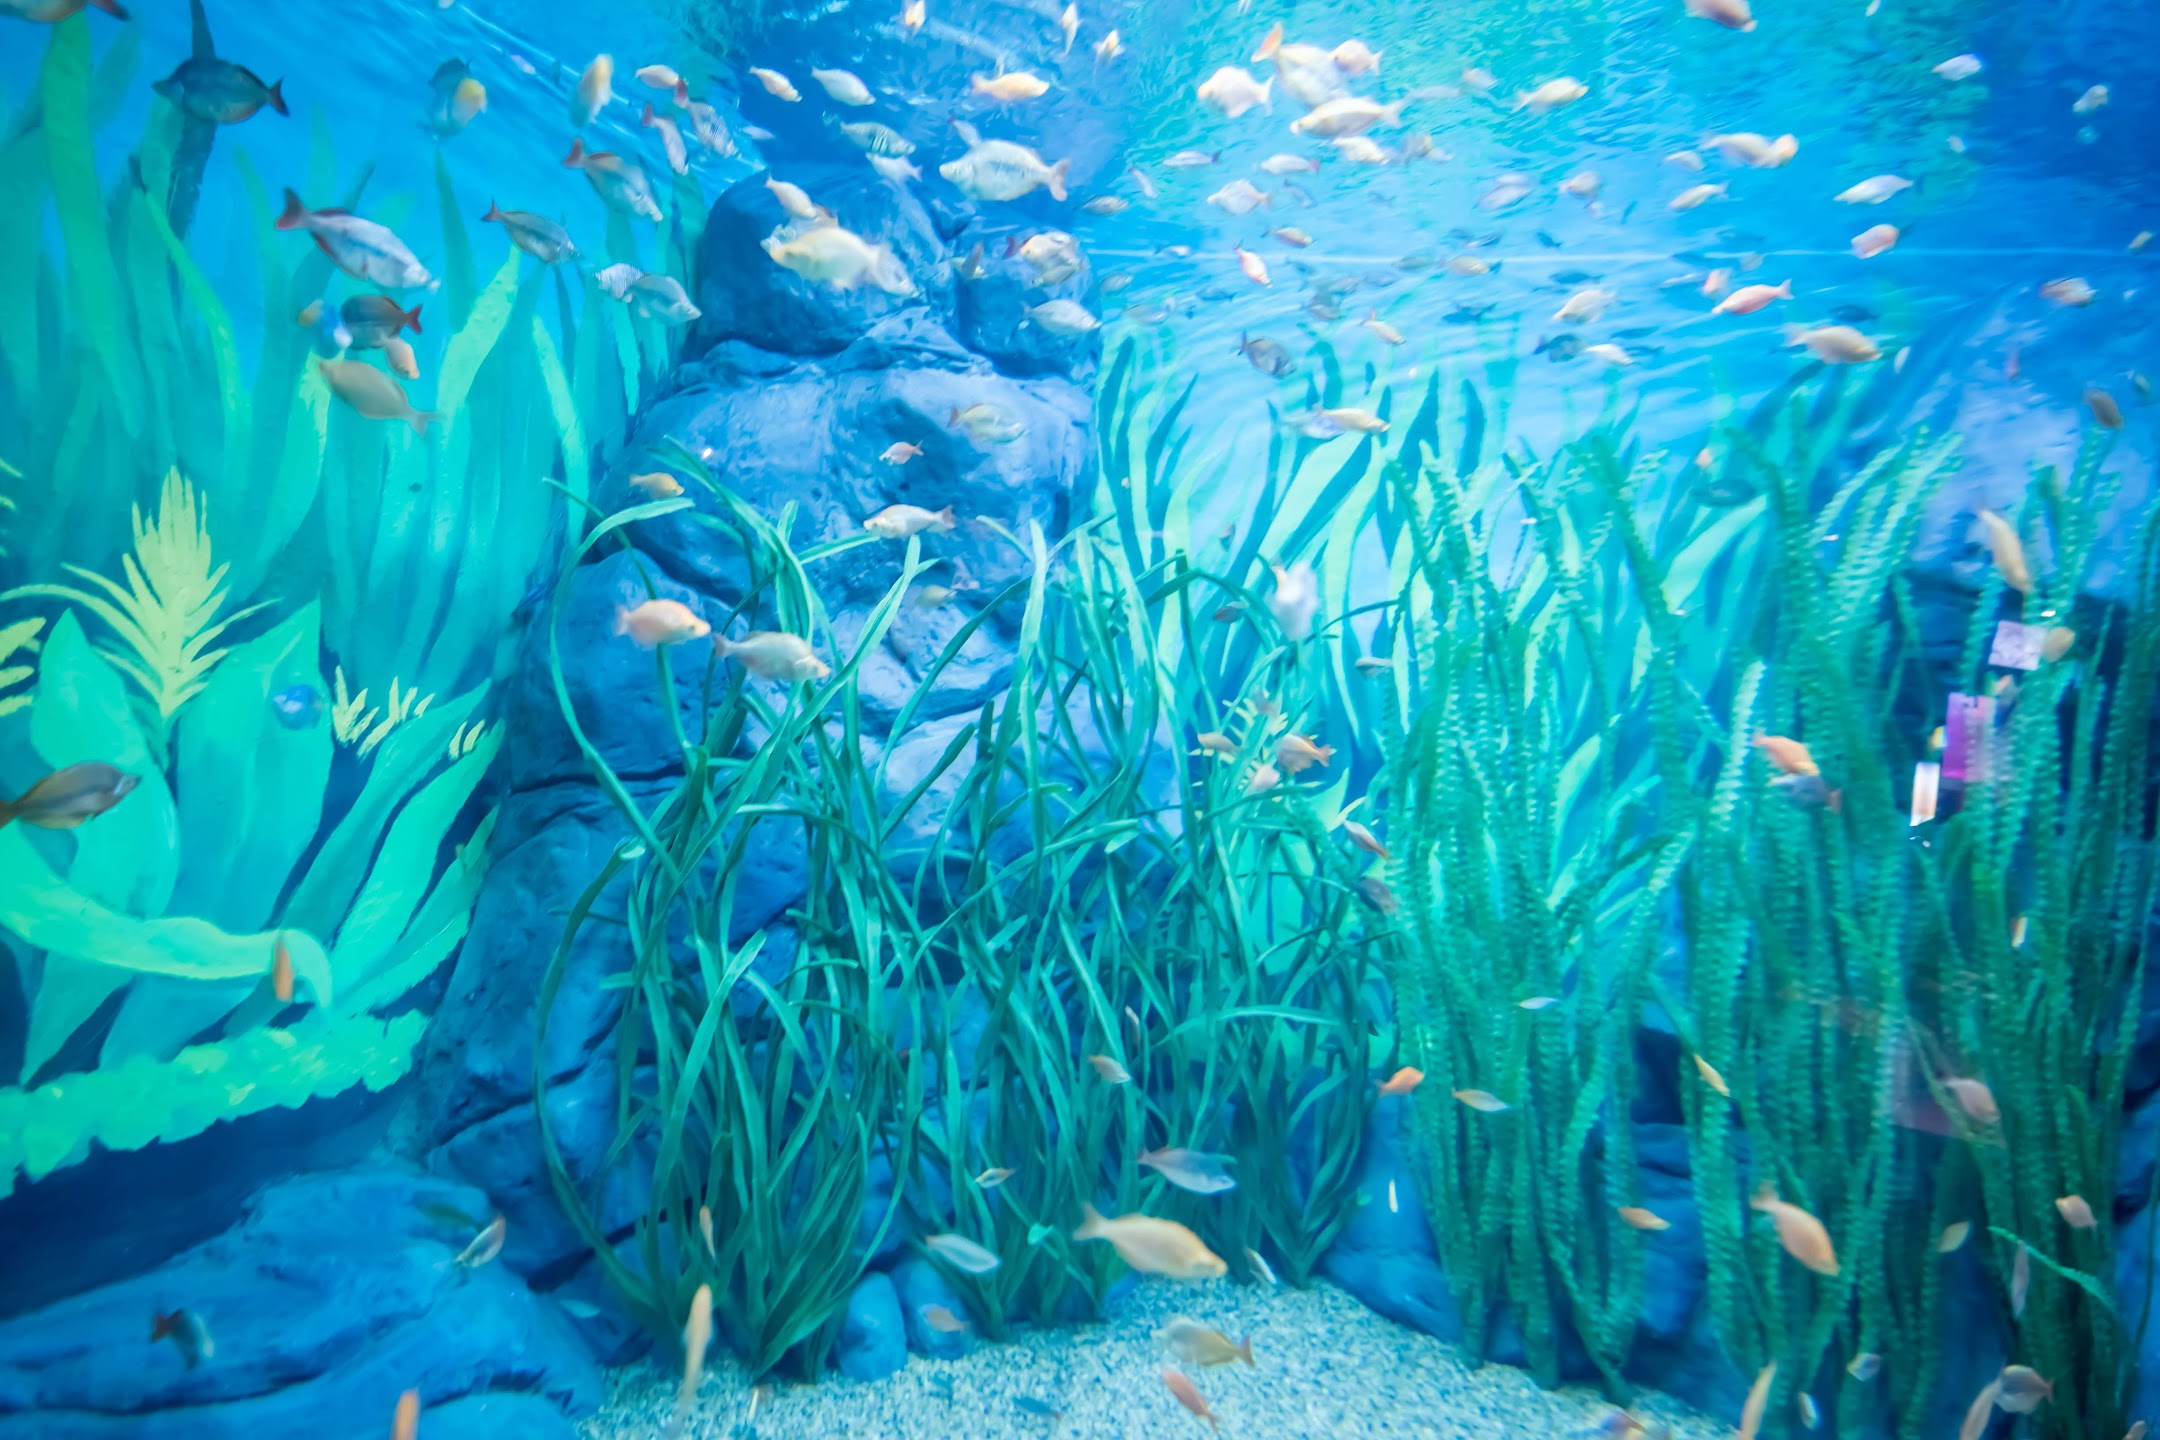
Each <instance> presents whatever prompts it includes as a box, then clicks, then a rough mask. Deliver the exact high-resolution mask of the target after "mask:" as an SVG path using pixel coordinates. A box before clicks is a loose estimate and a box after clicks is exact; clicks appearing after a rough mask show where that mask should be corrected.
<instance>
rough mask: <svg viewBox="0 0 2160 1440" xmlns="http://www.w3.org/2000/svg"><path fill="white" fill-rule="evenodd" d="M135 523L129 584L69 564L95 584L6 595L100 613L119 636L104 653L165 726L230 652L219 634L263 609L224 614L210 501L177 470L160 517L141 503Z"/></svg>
mask: <svg viewBox="0 0 2160 1440" xmlns="http://www.w3.org/2000/svg"><path fill="white" fill-rule="evenodd" d="M133 528H134V534H135V550H134V553H133V554H131V555H126V556H123V557H122V559H121V565H122V572H123V573H124V574H125V576H126V577H127V584H126V585H124V586H123V585H121V584H120V583H118V582H117V581H114V580H112V579H110V578H109V577H107V576H104V575H100V574H98V573H97V572H96V571H94V570H87V569H84V568H83V567H82V566H80V565H70V566H68V567H67V570H68V572H69V573H70V574H72V575H74V576H75V577H76V578H78V579H80V580H83V581H85V582H87V583H89V584H90V585H93V586H95V587H96V589H94V590H85V589H81V588H79V587H77V586H73V585H62V584H39V585H22V586H18V587H16V588H15V589H13V590H10V591H8V592H7V593H6V594H5V595H0V600H16V599H23V598H26V597H30V596H40V597H44V598H48V599H54V600H66V601H68V602H70V603H72V604H76V605H80V606H82V607H83V608H84V609H85V610H87V611H89V612H90V613H91V614H92V615H95V616H96V617H97V618H98V619H99V620H100V621H102V622H103V623H104V624H105V626H106V628H108V629H109V630H111V631H112V632H113V635H114V637H115V638H116V639H117V640H118V641H119V644H118V645H117V646H115V647H110V648H108V649H106V650H105V652H104V654H105V657H106V658H107V659H108V660H110V661H112V663H113V664H114V665H116V666H118V667H119V668H120V670H121V672H122V673H123V674H125V675H126V676H127V677H128V678H129V679H130V680H132V681H134V682H135V684H136V686H137V687H138V688H139V689H140V690H141V691H142V692H143V694H144V695H146V696H147V697H148V698H149V700H150V703H151V706H152V708H154V709H155V710H156V712H157V717H158V722H159V724H160V725H166V726H169V725H170V724H171V723H172V720H173V717H174V716H175V715H177V714H178V713H179V712H180V707H181V706H183V705H185V704H187V702H188V701H189V700H191V699H193V698H194V697H195V696H197V695H199V694H201V693H202V690H203V687H204V686H205V685H206V684H207V683H208V681H209V676H210V672H211V671H212V670H213V669H215V668H216V667H217V663H218V661H220V660H221V659H223V658H224V657H225V652H224V651H223V650H219V649H213V648H211V647H212V646H213V645H214V644H215V643H216V641H217V639H218V637H219V636H221V635H223V634H224V633H225V631H226V629H227V628H228V627H230V626H231V625H233V624H234V623H235V622H236V621H239V620H242V619H245V618H246V617H247V616H249V615H252V614H254V613H255V612H256V611H257V610H259V609H261V608H262V607H261V606H259V605H250V606H248V607H246V608H245V609H241V610H237V611H234V612H233V613H232V614H229V615H226V616H224V618H222V619H220V618H219V612H220V611H221V610H223V609H224V608H225V602H226V599H227V595H226V591H225V588H224V585H225V575H226V571H227V569H228V567H227V566H225V565H221V564H219V563H217V560H216V558H215V557H214V556H213V555H212V554H211V548H210V523H209V516H208V514H207V513H206V507H205V506H204V505H203V504H202V502H201V500H200V498H199V497H198V496H197V494H196V491H195V487H194V486H193V485H190V484H189V483H188V482H187V481H186V480H184V479H182V478H181V475H180V472H179V470H177V469H174V470H169V471H167V472H166V475H165V483H164V485H163V486H162V487H161V488H160V490H159V492H158V509H157V513H156V515H155V516H153V517H149V518H145V517H144V515H143V512H142V507H140V506H137V507H135V510H134V512H133Z"/></svg>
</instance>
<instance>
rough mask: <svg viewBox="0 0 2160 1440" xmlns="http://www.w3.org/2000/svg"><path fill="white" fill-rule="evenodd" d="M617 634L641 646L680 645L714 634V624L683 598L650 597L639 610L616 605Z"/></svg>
mask: <svg viewBox="0 0 2160 1440" xmlns="http://www.w3.org/2000/svg"><path fill="white" fill-rule="evenodd" d="M615 633H616V634H617V635H628V636H629V637H630V638H631V639H633V640H635V641H637V642H638V644H640V645H680V644H682V643H683V642H684V641H686V640H696V639H698V638H699V637H701V636H704V635H709V634H711V633H712V626H710V625H708V624H706V623H705V622H704V621H703V620H702V619H700V618H699V617H698V614H697V612H696V611H694V610H692V609H691V608H690V607H689V606H687V605H685V604H683V603H682V602H681V601H680V600H647V601H646V602H645V603H644V604H642V605H640V606H638V607H637V608H636V609H634V610H633V609H630V608H628V607H626V606H622V605H618V606H616V607H615Z"/></svg>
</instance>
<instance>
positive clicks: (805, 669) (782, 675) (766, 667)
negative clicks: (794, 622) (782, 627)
mask: <svg viewBox="0 0 2160 1440" xmlns="http://www.w3.org/2000/svg"><path fill="white" fill-rule="evenodd" d="M713 649H714V650H715V651H717V652H719V655H720V658H721V659H723V660H727V659H735V660H740V661H741V662H742V666H743V668H744V669H745V670H748V671H749V672H750V673H751V674H753V675H755V676H757V677H759V678H760V679H763V680H823V679H824V678H825V677H826V676H828V675H830V674H832V667H831V666H830V665H827V664H826V663H825V662H824V661H822V660H820V659H818V657H817V655H816V654H815V653H813V652H812V650H811V649H810V642H809V641H807V640H805V639H803V638H802V637H801V636H800V635H784V634H780V633H778V632H776V631H771V630H753V631H751V632H750V633H749V634H748V635H745V636H743V638H742V639H740V640H730V639H728V638H727V637H726V636H725V635H715V636H713Z"/></svg>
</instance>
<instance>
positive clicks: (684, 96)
mask: <svg viewBox="0 0 2160 1440" xmlns="http://www.w3.org/2000/svg"><path fill="white" fill-rule="evenodd" d="M675 103H676V104H677V105H680V106H681V107H682V108H684V109H685V110H687V109H689V108H690V82H689V81H687V80H677V81H676V82H675Z"/></svg>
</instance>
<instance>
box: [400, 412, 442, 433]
mask: <svg viewBox="0 0 2160 1440" xmlns="http://www.w3.org/2000/svg"><path fill="white" fill-rule="evenodd" d="M405 418H406V419H408V420H410V421H412V428H413V434H415V435H423V436H424V435H426V434H427V427H428V422H429V421H430V420H440V419H442V416H440V415H438V414H436V413H435V412H434V411H433V410H415V411H413V412H412V414H410V415H408V416H406V417H405Z"/></svg>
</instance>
